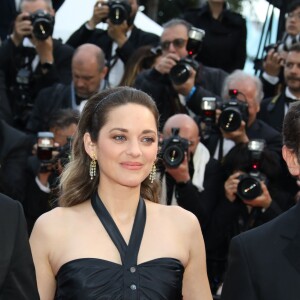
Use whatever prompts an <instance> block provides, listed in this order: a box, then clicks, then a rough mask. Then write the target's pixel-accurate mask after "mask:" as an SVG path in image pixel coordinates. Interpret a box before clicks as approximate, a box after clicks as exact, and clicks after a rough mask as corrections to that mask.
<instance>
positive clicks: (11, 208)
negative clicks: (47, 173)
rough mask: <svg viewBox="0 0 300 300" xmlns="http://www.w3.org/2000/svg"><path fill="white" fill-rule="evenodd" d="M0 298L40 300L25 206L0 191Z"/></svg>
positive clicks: (3, 299) (8, 299)
mask: <svg viewBox="0 0 300 300" xmlns="http://www.w3.org/2000/svg"><path fill="white" fill-rule="evenodd" d="M0 241H1V244H0V299H1V300H36V299H39V295H38V291H37V284H36V277H35V269H34V265H33V260H32V256H31V251H30V246H29V242H28V233H27V230H26V222H25V218H24V213H23V209H22V206H21V204H20V203H19V202H17V201H14V200H12V199H10V198H8V197H7V196H5V195H3V194H0Z"/></svg>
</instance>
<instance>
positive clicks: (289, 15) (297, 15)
mask: <svg viewBox="0 0 300 300" xmlns="http://www.w3.org/2000/svg"><path fill="white" fill-rule="evenodd" d="M285 18H286V19H292V18H295V19H296V20H297V21H300V13H293V12H289V13H287V14H285Z"/></svg>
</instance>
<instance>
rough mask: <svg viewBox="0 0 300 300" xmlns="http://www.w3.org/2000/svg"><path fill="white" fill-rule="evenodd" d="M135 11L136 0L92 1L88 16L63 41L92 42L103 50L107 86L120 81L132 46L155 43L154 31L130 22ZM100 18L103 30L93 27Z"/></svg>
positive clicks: (134, 48)
mask: <svg viewBox="0 0 300 300" xmlns="http://www.w3.org/2000/svg"><path fill="white" fill-rule="evenodd" d="M137 11H138V1H137V0H109V1H106V0H99V1H96V3H95V5H94V10H93V15H92V17H91V19H90V20H89V21H87V22H86V23H84V24H83V25H82V26H81V27H80V28H79V29H78V30H77V31H75V32H74V33H73V34H72V35H71V36H70V38H69V39H68V40H67V44H69V45H71V46H72V47H74V48H77V47H78V46H80V45H82V44H84V43H92V44H95V45H97V46H99V47H100V48H101V49H102V50H103V51H104V53H105V58H106V60H107V66H108V68H109V72H108V73H107V77H106V79H107V84H108V87H114V86H117V85H118V84H119V83H120V80H121V78H122V75H123V73H124V66H125V65H126V63H127V60H128V58H129V57H130V56H131V54H132V53H133V52H134V50H136V49H137V48H139V47H141V46H145V45H153V46H156V45H157V44H158V43H159V37H158V36H157V35H155V34H153V33H150V32H146V31H143V30H141V29H139V28H137V27H136V26H134V19H135V16H136V13H137ZM101 22H106V23H107V25H108V27H107V30H103V29H99V28H96V25H97V24H99V23H101Z"/></svg>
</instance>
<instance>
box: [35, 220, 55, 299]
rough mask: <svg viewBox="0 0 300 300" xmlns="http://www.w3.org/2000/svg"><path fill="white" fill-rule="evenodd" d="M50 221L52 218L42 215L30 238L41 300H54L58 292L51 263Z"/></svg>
mask: <svg viewBox="0 0 300 300" xmlns="http://www.w3.org/2000/svg"><path fill="white" fill-rule="evenodd" d="M50 221H51V220H50V218H48V217H47V216H46V215H42V216H41V217H40V218H39V219H38V220H37V222H36V223H35V225H34V228H33V231H32V233H31V236H30V246H31V251H32V256H33V262H34V265H35V270H36V277H37V285H38V291H39V294H40V299H41V300H48V299H49V300H53V299H54V295H55V290H56V280H55V276H54V274H53V271H52V267H51V265H50V261H49V257H50V252H51V251H50V249H51V241H53V239H52V238H51V232H50V231H51V226H52V225H51V223H52V222H50ZM49 229H50V230H49Z"/></svg>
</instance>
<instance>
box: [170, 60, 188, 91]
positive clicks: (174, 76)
mask: <svg viewBox="0 0 300 300" xmlns="http://www.w3.org/2000/svg"><path fill="white" fill-rule="evenodd" d="M190 70H191V67H190V66H189V65H188V64H186V63H183V62H179V63H177V64H176V65H175V66H174V67H173V68H172V69H171V71H170V78H171V80H172V81H173V83H174V84H177V85H178V84H183V83H185V82H186V81H187V80H188V78H189V77H190Z"/></svg>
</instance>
